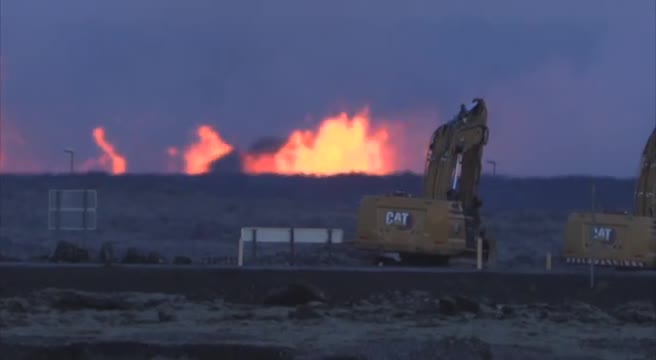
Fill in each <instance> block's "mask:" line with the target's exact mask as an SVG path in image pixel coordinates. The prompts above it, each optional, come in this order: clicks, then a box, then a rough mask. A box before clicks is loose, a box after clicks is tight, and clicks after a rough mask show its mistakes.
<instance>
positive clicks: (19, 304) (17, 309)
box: [2, 299, 30, 314]
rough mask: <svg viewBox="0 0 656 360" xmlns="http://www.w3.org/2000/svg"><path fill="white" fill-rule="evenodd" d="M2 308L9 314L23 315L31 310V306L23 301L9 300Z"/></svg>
mask: <svg viewBox="0 0 656 360" xmlns="http://www.w3.org/2000/svg"><path fill="white" fill-rule="evenodd" d="M2 307H4V308H5V309H7V311H9V312H12V313H21V314H25V313H27V312H28V309H29V308H30V306H29V304H28V303H27V302H26V301H25V300H23V299H8V300H7V301H6V302H5V303H4V304H3V306H2Z"/></svg>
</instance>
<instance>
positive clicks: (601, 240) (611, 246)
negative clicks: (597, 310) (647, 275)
mask: <svg viewBox="0 0 656 360" xmlns="http://www.w3.org/2000/svg"><path fill="white" fill-rule="evenodd" d="M655 188H656V129H654V130H653V131H652V133H651V135H650V136H649V138H648V140H647V143H646V144H645V146H644V149H643V152H642V157H641V161H640V166H639V169H638V178H637V183H636V190H635V195H634V202H635V209H634V211H633V213H628V212H624V213H622V212H618V211H615V212H596V211H595V210H594V209H593V210H592V211H590V212H575V213H572V214H570V215H569V218H568V219H567V223H566V225H565V241H564V246H563V257H564V258H565V262H566V263H568V264H590V263H591V262H594V264H596V265H600V266H608V267H615V268H656V219H655V218H654V207H655V205H656V199H655V198H654V190H655Z"/></svg>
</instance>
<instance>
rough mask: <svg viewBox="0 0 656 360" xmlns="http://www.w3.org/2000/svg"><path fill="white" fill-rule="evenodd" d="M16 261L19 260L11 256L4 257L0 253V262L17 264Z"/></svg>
mask: <svg viewBox="0 0 656 360" xmlns="http://www.w3.org/2000/svg"><path fill="white" fill-rule="evenodd" d="M17 261H20V259H18V258H15V257H12V256H8V255H4V254H3V253H1V252H0V262H17Z"/></svg>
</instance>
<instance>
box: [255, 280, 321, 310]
mask: <svg viewBox="0 0 656 360" xmlns="http://www.w3.org/2000/svg"><path fill="white" fill-rule="evenodd" d="M313 301H318V302H325V301H326V297H325V296H324V294H323V293H322V292H321V290H319V289H317V288H315V287H313V286H311V285H307V284H291V285H288V286H286V287H282V288H277V289H273V290H271V291H269V292H268V293H267V294H266V295H265V297H264V301H263V303H264V305H270V306H298V305H305V304H308V303H310V302H313Z"/></svg>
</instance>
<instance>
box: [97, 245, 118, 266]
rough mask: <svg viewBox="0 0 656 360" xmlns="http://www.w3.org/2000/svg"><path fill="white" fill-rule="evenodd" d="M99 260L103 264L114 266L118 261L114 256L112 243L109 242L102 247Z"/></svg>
mask: <svg viewBox="0 0 656 360" xmlns="http://www.w3.org/2000/svg"><path fill="white" fill-rule="evenodd" d="M98 260H99V261H100V262H101V263H103V264H112V263H114V262H116V260H117V259H116V257H115V255H114V246H113V245H112V243H111V242H109V241H107V242H104V243H103V244H102V245H101V247H100V253H99V254H98Z"/></svg>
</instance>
